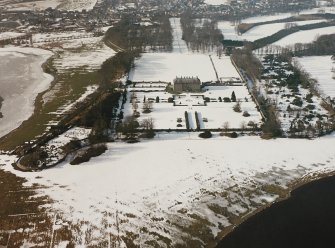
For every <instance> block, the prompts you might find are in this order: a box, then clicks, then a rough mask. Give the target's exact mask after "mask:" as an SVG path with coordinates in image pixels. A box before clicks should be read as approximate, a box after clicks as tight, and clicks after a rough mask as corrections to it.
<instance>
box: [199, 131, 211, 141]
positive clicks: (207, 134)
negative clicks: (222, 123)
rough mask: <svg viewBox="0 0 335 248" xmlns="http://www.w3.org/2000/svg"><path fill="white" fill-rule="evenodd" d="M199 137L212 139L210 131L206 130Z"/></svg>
mask: <svg viewBox="0 0 335 248" xmlns="http://www.w3.org/2000/svg"><path fill="white" fill-rule="evenodd" d="M199 137H200V138H203V139H208V138H212V133H211V131H208V130H206V131H205V132H203V133H200V134H199Z"/></svg>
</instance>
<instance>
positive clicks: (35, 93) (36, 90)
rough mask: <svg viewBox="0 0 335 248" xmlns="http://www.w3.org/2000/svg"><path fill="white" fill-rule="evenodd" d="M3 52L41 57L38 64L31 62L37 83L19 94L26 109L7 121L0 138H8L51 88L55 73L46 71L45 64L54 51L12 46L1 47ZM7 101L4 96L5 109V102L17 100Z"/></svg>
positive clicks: (11, 102) (27, 117) (0, 50)
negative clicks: (40, 97) (41, 96)
mask: <svg viewBox="0 0 335 248" xmlns="http://www.w3.org/2000/svg"><path fill="white" fill-rule="evenodd" d="M1 52H4V53H9V54H13V53H17V54H24V55H28V56H36V57H39V58H38V59H39V60H38V65H36V64H35V65H34V63H33V61H32V62H31V65H33V66H35V68H32V70H33V74H35V75H34V76H36V80H35V85H33V86H32V85H28V86H27V88H25V89H24V91H23V92H21V95H20V96H19V97H20V98H22V100H23V101H22V102H23V103H22V104H24V106H22V107H23V108H24V109H25V111H23V112H22V113H21V116H16V118H14V119H12V120H8V121H7V122H8V123H7V124H6V128H4V130H3V131H2V133H3V134H2V135H1V137H0V140H3V139H5V138H6V136H7V135H8V134H10V133H11V132H13V131H14V130H16V129H17V128H19V127H20V126H21V125H22V123H24V122H25V121H26V120H28V119H29V118H30V117H31V116H32V115H33V114H34V112H35V110H36V102H37V99H38V98H39V96H40V95H41V94H43V93H44V92H45V91H47V90H48V89H49V88H50V86H51V85H52V82H53V81H54V80H55V78H54V76H53V75H51V74H49V73H46V71H45V65H46V64H47V63H48V61H49V59H50V58H52V56H53V53H52V52H51V51H48V50H43V49H38V48H17V47H14V48H11V47H9V48H1V49H0V53H1ZM28 66H30V65H28ZM38 68H40V69H38ZM30 69H31V68H30V67H29V70H30ZM23 76H26V75H23ZM30 82H31V81H30ZM15 94H17V93H15ZM19 100H20V99H19ZM19 100H16V101H17V102H18V103H19V102H20V101H19ZM7 102H8V100H6V97H4V104H3V110H4V109H5V108H4V105H5V104H13V102H15V100H14V101H13V100H12V101H10V102H8V103H7ZM26 103H28V104H26ZM15 106H16V107H19V108H20V106H17V105H15ZM7 111H10V107H8V110H7ZM3 114H4V118H3V119H2V121H3V122H4V121H6V119H5V118H6V113H3ZM5 123H6V122H5Z"/></svg>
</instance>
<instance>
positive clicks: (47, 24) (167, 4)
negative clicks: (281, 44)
mask: <svg viewBox="0 0 335 248" xmlns="http://www.w3.org/2000/svg"><path fill="white" fill-rule="evenodd" d="M312 7H316V3H315V1H313V0H293V1H286V0H281V1H272V0H254V1H246V0H231V1H230V3H229V4H222V5H208V4H205V3H204V1H201V0H193V1H186V0H181V1H142V2H139V1H135V2H127V1H124V2H123V1H121V2H118V3H116V1H113V0H102V1H98V2H97V4H96V5H95V6H94V8H93V9H92V10H85V9H83V10H82V11H71V10H69V11H67V10H58V9H53V8H47V9H46V10H44V11H35V10H34V11H33V10H29V11H28V10H10V9H9V10H7V9H5V8H4V7H1V6H0V10H1V11H0V45H6V44H9V43H14V44H15V43H20V44H21V43H24V42H27V43H29V42H31V35H30V34H34V33H45V32H66V31H86V32H93V33H95V35H103V32H102V31H101V28H102V27H108V26H112V25H114V24H115V23H118V22H119V21H120V20H121V19H122V17H123V16H131V18H129V21H130V22H132V23H133V24H134V25H154V22H153V21H152V19H153V17H154V16H157V15H159V13H162V14H164V15H169V16H179V15H181V14H182V13H185V12H186V11H191V12H192V13H196V16H197V17H200V18H201V17H203V18H206V17H208V18H218V19H227V20H239V19H241V18H244V17H247V16H251V15H257V14H262V13H269V12H276V11H297V12H298V11H299V10H301V9H306V8H312ZM13 31H15V32H22V35H16V36H14V37H12V36H10V37H6V36H1V33H5V32H13ZM22 41H24V42H22Z"/></svg>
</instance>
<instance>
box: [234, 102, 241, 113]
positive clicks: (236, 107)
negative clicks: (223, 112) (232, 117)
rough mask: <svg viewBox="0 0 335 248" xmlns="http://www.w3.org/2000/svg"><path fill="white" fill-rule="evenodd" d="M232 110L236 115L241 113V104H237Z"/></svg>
mask: <svg viewBox="0 0 335 248" xmlns="http://www.w3.org/2000/svg"><path fill="white" fill-rule="evenodd" d="M233 110H234V111H235V112H237V113H241V112H242V109H241V104H240V103H239V102H237V103H236V104H235V105H234V107H233Z"/></svg>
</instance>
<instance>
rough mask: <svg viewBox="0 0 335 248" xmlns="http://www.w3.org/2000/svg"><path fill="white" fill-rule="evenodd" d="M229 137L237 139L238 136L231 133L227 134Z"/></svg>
mask: <svg viewBox="0 0 335 248" xmlns="http://www.w3.org/2000/svg"><path fill="white" fill-rule="evenodd" d="M229 137H230V138H237V137H238V134H237V133H236V132H232V133H230V134H229Z"/></svg>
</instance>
